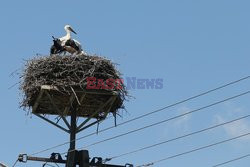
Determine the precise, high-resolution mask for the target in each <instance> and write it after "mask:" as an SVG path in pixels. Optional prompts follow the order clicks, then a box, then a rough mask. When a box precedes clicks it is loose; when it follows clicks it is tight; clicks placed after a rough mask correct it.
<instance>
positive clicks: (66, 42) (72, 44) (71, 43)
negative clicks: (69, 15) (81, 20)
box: [59, 25, 82, 53]
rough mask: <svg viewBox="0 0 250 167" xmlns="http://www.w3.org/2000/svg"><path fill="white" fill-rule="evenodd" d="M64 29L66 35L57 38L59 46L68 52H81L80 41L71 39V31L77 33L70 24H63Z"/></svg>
mask: <svg viewBox="0 0 250 167" xmlns="http://www.w3.org/2000/svg"><path fill="white" fill-rule="evenodd" d="M64 30H65V31H66V35H65V36H63V37H61V38H59V40H60V41H61V46H62V47H64V48H65V50H66V51H68V52H69V53H76V52H77V53H81V51H82V46H81V44H80V42H78V41H77V40H75V39H71V32H73V33H74V34H77V33H76V32H75V31H74V30H73V29H72V27H71V26H70V25H65V26H64Z"/></svg>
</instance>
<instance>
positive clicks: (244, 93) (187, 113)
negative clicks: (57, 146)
mask: <svg viewBox="0 0 250 167" xmlns="http://www.w3.org/2000/svg"><path fill="white" fill-rule="evenodd" d="M248 93H250V91H246V92H243V93H241V94H238V95H235V96H232V97H229V98H226V99H224V100H220V101H217V102H215V103H212V104H209V105H207V106H204V107H201V108H198V109H195V110H191V111H189V112H186V113H183V114H180V115H177V116H174V117H171V118H168V119H165V120H162V121H159V122H156V123H153V124H150V125H147V126H144V127H141V128H138V129H134V130H131V131H128V132H126V133H122V134H120V135H117V136H113V137H110V138H107V139H104V140H100V141H97V142H95V143H92V144H89V145H87V146H85V147H81V148H79V149H82V148H87V147H90V146H94V145H97V144H100V143H103V142H106V141H109V140H113V139H116V138H119V137H122V136H125V135H128V134H131V133H135V132H138V131H141V130H143V129H147V128H150V127H153V126H156V125H159V124H162V123H165V122H168V121H171V120H174V119H177V118H180V117H183V116H186V115H189V114H191V113H195V112H198V111H201V110H203V109H206V108H209V107H212V106H215V105H218V104H220V103H224V102H226V101H229V100H232V99H235V98H238V97H241V96H243V95H246V94H248ZM70 151H74V150H70ZM66 153H67V152H65V153H62V154H66Z"/></svg>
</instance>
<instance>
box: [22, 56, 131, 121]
mask: <svg viewBox="0 0 250 167" xmlns="http://www.w3.org/2000/svg"><path fill="white" fill-rule="evenodd" d="M120 78H121V74H120V73H119V71H117V70H116V68H115V65H114V64H113V63H112V62H111V61H110V60H107V59H106V58H103V57H99V56H90V55H85V56H83V55H79V56H77V55H75V56H73V55H72V56H61V55H53V56H39V57H36V58H33V59H31V60H28V61H27V62H26V64H25V68H24V71H23V75H22V82H21V85H20V89H21V91H22V92H23V95H24V96H23V100H22V102H21V107H24V108H28V109H30V108H32V112H33V113H37V114H52V115H59V114H62V115H66V116H67V115H71V114H72V111H75V112H76V113H77V116H79V117H88V118H89V117H91V118H97V119H99V118H105V117H106V116H107V114H108V113H113V114H116V113H117V111H118V110H119V109H121V108H124V106H123V102H124V100H125V99H126V96H127V91H126V88H125V86H124V84H123V82H122V80H121V79H120Z"/></svg>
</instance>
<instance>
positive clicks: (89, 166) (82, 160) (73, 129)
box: [18, 85, 133, 167]
mask: <svg viewBox="0 0 250 167" xmlns="http://www.w3.org/2000/svg"><path fill="white" fill-rule="evenodd" d="M93 93H94V94H95V95H96V94H98V93H100V92H88V91H83V92H78V96H80V97H81V98H79V99H80V100H79V99H78V97H77V96H76V94H75V92H72V93H71V94H70V96H69V99H68V101H69V102H71V103H69V105H68V106H66V107H65V108H64V110H63V111H61V110H60V109H59V107H58V106H57V104H56V103H55V101H58V99H56V98H57V96H58V97H61V96H62V95H58V89H57V88H56V87H55V86H53V87H52V86H49V85H43V86H42V87H41V91H40V93H39V95H38V97H37V99H36V101H35V104H34V106H33V107H32V113H33V114H34V115H36V116H38V117H39V118H41V119H43V120H45V121H47V122H48V123H50V124H52V125H54V126H56V127H57V128H59V129H61V130H63V131H65V132H67V133H69V135H70V142H69V143H70V146H69V150H68V153H67V156H66V157H67V158H66V159H63V158H62V156H61V155H60V154H59V153H52V154H51V156H50V158H44V157H33V156H29V155H27V154H20V155H19V157H18V161H19V162H24V163H25V162H27V161H40V162H44V163H60V164H65V167H76V166H79V167H133V165H131V164H125V165H113V164H106V163H103V160H102V158H101V157H94V158H92V159H91V160H90V157H89V152H88V150H76V134H77V133H79V132H81V131H83V130H85V129H87V128H89V127H91V126H93V125H95V124H97V123H99V122H100V121H102V120H104V119H105V118H106V116H107V114H108V113H109V111H110V109H111V107H112V105H113V103H114V101H115V100H116V98H117V95H118V94H117V93H116V92H109V93H107V92H105V97H106V96H107V97H108V98H107V100H106V102H104V103H102V104H101V105H98V108H96V109H95V110H94V111H93V113H91V114H90V115H88V116H87V118H86V119H85V120H84V121H83V122H82V123H81V124H80V125H77V121H76V120H77V117H78V116H79V115H77V114H78V110H77V109H78V108H79V107H80V106H81V102H83V101H84V98H88V95H89V96H90V97H92V96H93ZM101 95H103V93H102V94H101ZM46 100H47V101H46ZM44 101H46V105H48V102H49V103H50V104H49V108H53V111H56V114H58V115H59V116H60V117H61V118H62V120H63V122H64V123H65V124H66V128H65V127H63V126H61V125H59V124H57V123H55V122H53V121H51V120H49V119H48V118H46V117H45V116H44V114H45V113H44V112H47V111H43V112H42V111H40V110H41V109H40V108H39V105H44V104H43V103H44ZM100 111H102V112H103V111H105V112H104V113H105V114H104V115H103V116H102V117H96V115H98V113H99V112H100ZM64 113H69V114H68V115H64ZM48 114H50V113H49V112H48ZM66 116H69V117H70V123H69V122H68V120H67V119H66ZM92 118H96V119H97V120H96V121H94V122H91V123H90V120H91V119H92Z"/></svg>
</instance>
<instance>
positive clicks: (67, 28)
mask: <svg viewBox="0 0 250 167" xmlns="http://www.w3.org/2000/svg"><path fill="white" fill-rule="evenodd" d="M64 29H65V31H66V32H67V31H70V32H73V33H75V34H76V32H75V31H74V30H73V29H72V27H71V26H70V25H66V26H64Z"/></svg>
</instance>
